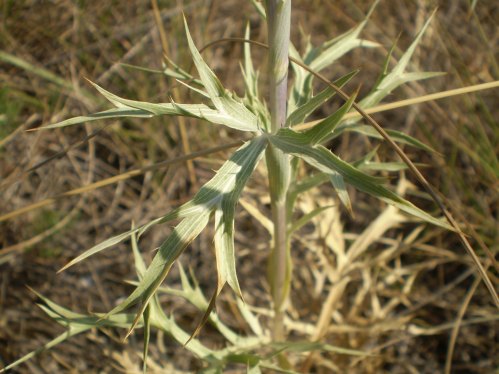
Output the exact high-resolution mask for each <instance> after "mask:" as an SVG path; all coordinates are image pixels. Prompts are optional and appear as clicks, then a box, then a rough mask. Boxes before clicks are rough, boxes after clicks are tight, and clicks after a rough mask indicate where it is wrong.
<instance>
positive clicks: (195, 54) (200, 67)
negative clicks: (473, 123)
mask: <svg viewBox="0 0 499 374" xmlns="http://www.w3.org/2000/svg"><path fill="white" fill-rule="evenodd" d="M184 24H185V33H186V35H187V42H188V44H189V49H190V51H191V55H192V58H193V61H194V64H195V65H196V69H197V71H198V72H199V76H200V78H201V81H202V82H203V85H204V88H205V89H206V91H207V93H208V95H210V98H211V101H212V102H213V104H214V105H215V107H216V108H217V110H218V111H219V112H220V113H221V114H225V115H228V116H230V117H231V122H230V123H231V127H233V128H235V129H238V130H242V131H258V130H259V129H258V121H257V118H256V116H255V115H254V114H253V113H251V112H250V111H249V110H248V108H246V107H245V106H244V105H243V104H242V103H241V102H239V101H236V100H235V99H233V98H232V97H231V96H230V95H229V94H228V93H227V91H226V90H225V88H224V87H223V85H222V83H221V82H220V81H219V80H218V78H217V77H216V75H215V73H214V72H213V71H212V70H211V69H210V68H209V67H208V65H207V64H206V63H205V62H204V60H203V58H202V57H201V54H200V53H199V51H198V50H197V48H196V46H195V45H194V41H193V40H192V37H191V34H190V32H189V28H188V26H187V21H186V20H185V18H184Z"/></svg>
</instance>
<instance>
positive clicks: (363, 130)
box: [325, 123, 437, 153]
mask: <svg viewBox="0 0 499 374" xmlns="http://www.w3.org/2000/svg"><path fill="white" fill-rule="evenodd" d="M349 131H352V132H356V133H359V134H363V135H366V136H369V137H370V138H375V139H381V140H382V139H383V137H382V136H381V135H380V134H379V132H377V131H376V130H375V129H374V128H372V127H371V126H368V125H359V124H353V125H352V124H348V123H346V124H341V125H339V126H338V127H336V129H335V131H334V133H332V134H331V135H330V136H328V137H327V138H326V139H325V141H329V140H332V139H335V138H337V137H338V136H339V135H341V134H343V133H345V132H349ZM385 131H386V132H387V134H388V135H390V137H391V138H392V139H393V140H394V141H396V142H398V143H402V144H407V145H410V146H413V147H416V148H419V149H423V150H425V151H427V152H430V153H437V151H435V150H434V149H433V148H431V147H430V146H428V145H426V144H425V143H423V142H421V141H419V140H417V139H416V138H414V137H412V136H410V135H407V134H405V133H403V132H401V131H397V130H389V129H387V130H385Z"/></svg>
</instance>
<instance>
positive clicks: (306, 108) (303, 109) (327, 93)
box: [286, 70, 358, 126]
mask: <svg viewBox="0 0 499 374" xmlns="http://www.w3.org/2000/svg"><path fill="white" fill-rule="evenodd" d="M357 72H358V70H354V71H352V72H351V73H348V74H347V75H344V76H343V77H341V78H339V79H337V80H336V81H334V84H335V85H336V86H338V87H340V88H341V87H343V86H344V85H345V84H347V83H348V82H349V81H350V79H352V78H353V77H354V76H355V75H356V74H357ZM335 94H336V90H334V89H332V88H331V87H329V86H328V87H327V88H326V89H325V90H323V91H321V92H319V93H318V94H317V95H315V96H314V97H312V98H311V99H310V100H308V101H307V102H306V103H305V104H303V105H302V106H300V107H299V108H297V109H296V110H294V111H293V112H292V113H291V114H290V115H289V116H288V119H287V120H286V125H287V126H294V125H297V124H299V123H302V122H304V121H305V119H307V117H308V116H309V115H310V114H311V113H312V112H313V111H314V110H316V109H317V108H319V107H320V106H321V105H322V104H324V103H325V102H326V101H328V100H329V99H330V98H331V97H333V96H334V95H335Z"/></svg>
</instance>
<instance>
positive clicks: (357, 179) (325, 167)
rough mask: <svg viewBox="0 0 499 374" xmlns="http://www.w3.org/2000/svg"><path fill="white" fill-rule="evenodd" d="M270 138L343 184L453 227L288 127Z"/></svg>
mask: <svg viewBox="0 0 499 374" xmlns="http://www.w3.org/2000/svg"><path fill="white" fill-rule="evenodd" d="M270 141H271V143H272V144H273V145H275V146H276V147H277V148H279V149H281V150H282V151H283V152H285V153H290V154H292V155H294V156H297V157H301V158H302V159H303V160H305V161H306V162H307V163H308V164H310V165H311V166H313V167H315V168H317V169H319V170H320V171H322V172H324V173H327V174H331V173H332V172H333V171H336V172H338V173H340V174H341V175H342V176H343V178H344V179H345V182H346V183H349V184H351V185H352V186H354V187H355V188H357V189H359V190H361V191H363V192H366V193H368V194H370V195H372V196H374V197H376V198H378V199H380V200H382V201H384V202H386V203H388V204H391V205H394V206H395V207H397V208H399V209H401V210H403V211H405V212H406V213H409V214H411V215H413V216H415V217H418V218H420V219H422V220H423V221H426V222H429V223H432V224H434V225H437V226H440V227H444V228H446V229H449V230H452V228H451V227H450V226H449V225H448V224H447V223H445V222H444V221H442V220H439V219H437V218H434V217H432V216H431V215H429V214H428V213H426V212H425V211H423V210H421V209H419V208H418V207H416V206H415V205H413V204H412V203H410V202H409V201H407V200H405V199H404V198H402V197H400V196H399V195H397V194H396V193H394V192H392V191H390V190H388V189H387V188H385V187H384V186H382V185H381V181H380V179H379V178H376V177H372V176H369V175H367V174H364V173H363V172H361V171H360V170H358V169H356V168H355V167H353V166H351V165H350V164H348V163H346V162H345V161H343V160H341V159H340V158H339V157H337V156H336V155H334V154H333V153H331V151H329V150H328V149H326V148H324V147H322V146H320V145H317V146H315V147H314V146H311V145H309V144H308V143H307V140H306V138H305V137H304V136H303V135H302V134H299V133H296V132H294V131H293V130H291V129H281V130H280V131H279V133H278V134H277V135H275V136H271V137H270Z"/></svg>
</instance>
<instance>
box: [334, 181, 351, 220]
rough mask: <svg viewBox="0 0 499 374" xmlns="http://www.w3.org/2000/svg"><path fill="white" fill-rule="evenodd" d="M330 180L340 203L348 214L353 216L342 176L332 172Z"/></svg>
mask: <svg viewBox="0 0 499 374" xmlns="http://www.w3.org/2000/svg"><path fill="white" fill-rule="evenodd" d="M330 180H331V184H332V185H333V187H334V189H335V191H336V193H337V194H338V198H339V199H340V201H341V203H342V204H343V205H344V206H345V208H346V210H347V211H348V213H349V214H350V215H351V216H353V208H352V202H351V201H350V196H349V195H348V191H347V187H346V186H345V180H344V179H343V176H342V175H341V174H340V173H338V172H333V173H331V174H330Z"/></svg>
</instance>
